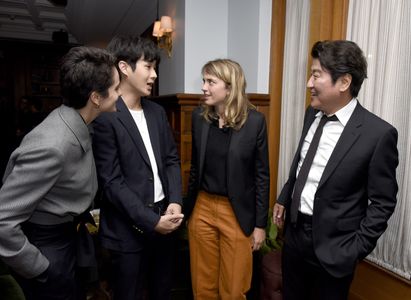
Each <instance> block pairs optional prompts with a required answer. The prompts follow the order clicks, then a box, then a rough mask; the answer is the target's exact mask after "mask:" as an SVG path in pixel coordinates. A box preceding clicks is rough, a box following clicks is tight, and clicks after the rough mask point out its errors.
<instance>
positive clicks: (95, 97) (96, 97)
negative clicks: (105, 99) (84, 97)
mask: <svg viewBox="0 0 411 300" xmlns="http://www.w3.org/2000/svg"><path fill="white" fill-rule="evenodd" d="M89 100H90V101H91V103H92V104H93V106H94V107H95V108H100V101H101V96H100V94H99V93H97V92H96V91H93V92H91V94H90V97H89Z"/></svg>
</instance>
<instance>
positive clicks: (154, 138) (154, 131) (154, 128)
mask: <svg viewBox="0 0 411 300" xmlns="http://www.w3.org/2000/svg"><path fill="white" fill-rule="evenodd" d="M141 106H142V107H143V110H144V116H145V118H146V121H147V128H148V133H149V135H150V141H151V147H152V148H153V152H154V157H155V159H156V163H157V168H158V170H161V169H162V159H161V155H160V140H159V128H158V122H156V115H155V112H154V111H152V110H151V109H150V106H147V105H145V100H144V99H142V100H141Z"/></svg>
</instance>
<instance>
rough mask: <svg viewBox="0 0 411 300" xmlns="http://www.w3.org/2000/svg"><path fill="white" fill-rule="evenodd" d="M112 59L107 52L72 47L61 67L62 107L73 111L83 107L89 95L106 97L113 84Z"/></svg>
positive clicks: (90, 48) (113, 61)
mask: <svg viewBox="0 0 411 300" xmlns="http://www.w3.org/2000/svg"><path fill="white" fill-rule="evenodd" d="M114 67H115V59H114V57H113V56H112V55H111V54H110V53H109V52H108V51H106V50H104V49H99V48H93V47H83V46H82V47H74V48H71V49H70V50H69V51H68V52H67V54H66V55H65V56H64V57H63V60H62V64H61V68H60V84H61V94H62V96H63V98H64V104H66V105H67V106H70V107H73V108H75V109H79V108H82V107H84V106H85V105H86V103H87V101H88V99H89V97H90V95H91V93H92V92H93V91H96V92H98V93H99V94H100V95H101V96H102V97H107V96H108V89H109V87H110V86H111V85H112V84H113V82H114V80H113V68H114Z"/></svg>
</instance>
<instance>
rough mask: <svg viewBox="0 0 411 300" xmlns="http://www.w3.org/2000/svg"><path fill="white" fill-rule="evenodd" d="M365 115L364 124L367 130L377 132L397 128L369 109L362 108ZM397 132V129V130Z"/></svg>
mask: <svg viewBox="0 0 411 300" xmlns="http://www.w3.org/2000/svg"><path fill="white" fill-rule="evenodd" d="M361 108H362V109H363V113H364V119H363V120H364V124H365V125H366V127H367V128H370V129H371V130H372V131H376V130H384V131H385V130H392V129H395V127H394V126H393V125H392V124H390V123H389V122H387V121H386V120H384V119H382V118H381V117H380V116H378V115H376V114H375V113H373V112H371V111H369V110H368V109H366V108H364V107H361ZM395 130H396V129H395Z"/></svg>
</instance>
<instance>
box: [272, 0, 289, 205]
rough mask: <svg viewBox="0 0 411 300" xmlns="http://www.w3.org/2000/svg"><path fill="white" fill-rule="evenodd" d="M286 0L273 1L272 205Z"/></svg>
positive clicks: (276, 156) (274, 193)
mask: <svg viewBox="0 0 411 300" xmlns="http://www.w3.org/2000/svg"><path fill="white" fill-rule="evenodd" d="M285 13H286V0H276V1H273V3H272V17H271V55H270V74H269V77H270V80H269V82H270V86H269V97H270V105H269V107H268V109H269V118H268V128H269V131H268V147H269V154H270V207H272V206H273V203H274V202H275V201H276V198H277V178H278V156H279V151H280V126H281V96H282V82H283V61H284V40H285Z"/></svg>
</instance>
